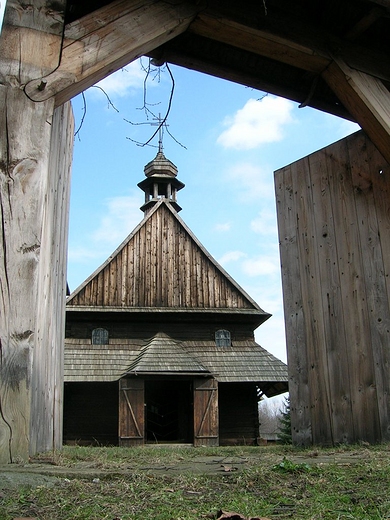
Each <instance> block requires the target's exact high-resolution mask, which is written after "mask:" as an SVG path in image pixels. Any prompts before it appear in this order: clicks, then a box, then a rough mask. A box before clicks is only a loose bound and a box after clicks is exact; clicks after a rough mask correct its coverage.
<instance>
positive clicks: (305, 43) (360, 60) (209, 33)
mask: <svg viewBox="0 0 390 520" xmlns="http://www.w3.org/2000/svg"><path fill="white" fill-rule="evenodd" d="M188 32H189V33H191V34H197V35H199V36H204V37H206V38H209V39H211V40H214V41H219V42H222V43H227V44H229V45H232V46H235V47H238V48H240V49H243V50H246V51H249V52H253V53H255V54H259V55H261V56H265V57H267V58H270V59H273V60H275V61H279V62H282V63H286V64H288V65H292V66H294V67H297V68H299V69H302V70H306V71H308V72H311V73H321V72H322V71H323V70H324V69H325V68H326V67H327V66H328V64H329V63H330V62H331V61H332V57H333V54H334V52H335V50H337V53H338V55H339V56H341V57H342V58H343V59H344V60H345V61H346V62H347V63H348V64H349V65H350V66H351V67H354V68H355V69H357V70H360V71H362V72H366V73H368V74H372V75H374V76H376V77H378V78H380V79H383V80H387V81H390V62H389V60H388V56H387V55H386V53H384V52H383V53H380V52H378V51H375V52H373V51H371V50H370V49H368V48H366V47H362V46H360V45H357V44H356V43H352V42H348V41H346V40H343V39H341V38H338V37H336V36H334V35H333V34H330V33H324V32H323V31H321V30H319V29H316V28H314V27H313V26H311V25H308V24H305V23H302V22H301V21H299V20H296V19H294V20H292V19H286V18H284V17H283V16H282V15H280V14H278V17H277V18H276V17H272V15H269V16H267V17H265V18H264V19H262V20H261V23H259V27H252V26H249V25H248V24H243V23H240V22H237V21H236V20H233V19H232V18H231V17H229V16H227V15H225V14H224V13H223V12H221V13H220V12H211V11H203V12H201V13H200V14H199V15H198V16H197V18H196V19H195V21H194V22H193V23H192V24H191V25H190V27H189V29H188Z"/></svg>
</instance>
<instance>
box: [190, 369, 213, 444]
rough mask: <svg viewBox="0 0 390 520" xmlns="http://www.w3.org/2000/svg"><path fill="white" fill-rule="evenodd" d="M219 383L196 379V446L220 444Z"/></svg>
mask: <svg viewBox="0 0 390 520" xmlns="http://www.w3.org/2000/svg"><path fill="white" fill-rule="evenodd" d="M218 432H219V423H218V383H217V381H216V380H215V379H195V380H194V446H218V444H219V436H218Z"/></svg>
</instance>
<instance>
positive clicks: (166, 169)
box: [137, 144, 184, 215]
mask: <svg viewBox="0 0 390 520" xmlns="http://www.w3.org/2000/svg"><path fill="white" fill-rule="evenodd" d="M144 172H145V176H146V179H144V180H143V181H141V182H139V183H138V184H137V186H138V187H139V188H141V190H142V191H144V192H145V203H144V204H143V205H142V206H141V208H140V209H141V210H142V211H143V212H144V213H145V215H147V214H148V212H149V211H150V210H151V208H152V207H153V206H154V205H155V204H156V203H157V202H158V201H159V200H160V199H162V198H164V199H166V201H167V202H169V203H170V204H171V205H172V206H173V207H174V208H175V210H176V211H177V212H179V211H180V210H181V207H180V206H179V204H178V203H177V192H178V191H179V190H181V189H182V188H184V184H183V183H182V182H180V181H179V180H178V179H176V176H177V168H176V166H175V165H174V164H173V162H171V161H170V160H169V159H167V158H166V157H165V155H164V153H163V151H162V146H161V144H160V146H159V150H158V152H157V155H156V157H155V158H154V159H153V160H152V161H150V162H149V163H148V164H147V165H146V166H145V168H144Z"/></svg>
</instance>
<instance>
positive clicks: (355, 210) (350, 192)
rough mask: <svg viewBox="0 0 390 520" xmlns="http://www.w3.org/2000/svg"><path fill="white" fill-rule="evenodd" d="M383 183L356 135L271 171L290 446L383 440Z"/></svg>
mask: <svg viewBox="0 0 390 520" xmlns="http://www.w3.org/2000/svg"><path fill="white" fill-rule="evenodd" d="M389 181H390V168H389V165H388V164H387V163H386V161H385V160H384V159H383V157H382V156H381V154H380V153H379V152H378V151H377V150H376V148H375V147H374V146H373V144H372V143H371V142H370V141H369V140H368V138H367V137H366V136H365V135H364V134H363V133H362V132H357V133H356V134H353V135H352V136H349V137H347V138H345V139H343V140H342V141H339V142H337V143H335V144H333V145H331V146H328V147H327V148H324V149H322V150H320V151H318V152H316V153H314V154H312V155H310V156H308V157H305V158H304V159H301V160H300V161H297V162H296V163H293V164H291V165H289V166H287V167H285V168H282V169H280V170H278V171H277V172H275V189H276V200H277V212H278V227H279V239H280V252H281V262H282V280H283V294H284V309H285V320H286V336H287V337H286V339H287V352H288V368H289V388H290V398H291V418H292V427H293V440H294V442H295V443H298V444H304V445H307V444H311V443H314V444H336V443H352V442H357V441H368V442H378V441H384V440H388V439H390V422H389V417H390V401H389V386H390V380H389V359H390V351H389V340H390V306H389V294H390V277H389V275H390V212H389V200H390V198H389V195H390V185H389Z"/></svg>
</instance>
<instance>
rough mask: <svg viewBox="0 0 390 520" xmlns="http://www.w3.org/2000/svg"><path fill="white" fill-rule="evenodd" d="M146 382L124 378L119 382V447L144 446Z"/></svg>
mask: <svg viewBox="0 0 390 520" xmlns="http://www.w3.org/2000/svg"><path fill="white" fill-rule="evenodd" d="M144 403H145V382H144V380H143V379H137V378H132V379H130V378H124V379H120V381H119V446H136V445H138V444H144V442H145V439H144V435H145V411H144Z"/></svg>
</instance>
